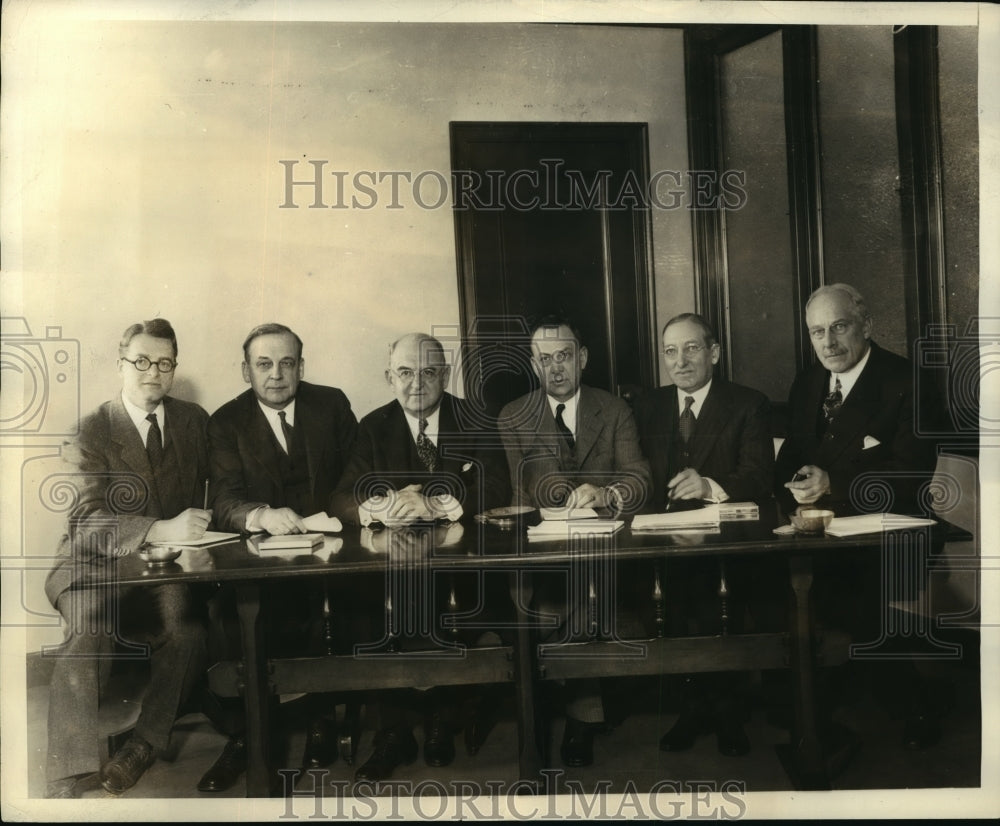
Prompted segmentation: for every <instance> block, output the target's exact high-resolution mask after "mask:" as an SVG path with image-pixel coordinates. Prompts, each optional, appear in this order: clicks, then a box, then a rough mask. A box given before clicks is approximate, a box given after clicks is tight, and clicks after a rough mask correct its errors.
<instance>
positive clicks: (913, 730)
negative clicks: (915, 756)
mask: <svg viewBox="0 0 1000 826" xmlns="http://www.w3.org/2000/svg"><path fill="white" fill-rule="evenodd" d="M940 739H941V722H940V721H939V720H938V718H937V717H936V716H934V715H930V714H918V715H915V716H913V717H907V718H906V722H905V723H904V724H903V747H904V748H907V749H909V750H910V751H920V750H921V749H929V748H930V747H931V746H934V745H937V743H938V741H939V740H940Z"/></svg>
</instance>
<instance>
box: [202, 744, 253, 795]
mask: <svg viewBox="0 0 1000 826" xmlns="http://www.w3.org/2000/svg"><path fill="white" fill-rule="evenodd" d="M246 770H247V745H246V741H245V740H244V739H243V738H242V737H233V738H232V739H230V741H229V742H228V743H226V747H225V748H224V749H223V750H222V754H220V755H219V759H218V760H216V761H215V763H214V764H213V765H212V768H210V769H209V770H208V771H207V772H205V774H203V775H202V778H201V780H199V781H198V791H199V792H224V791H226V790H227V789H231V788H232V787H233V786H234V785H235V784H236V781H237V780H239V779H240V775H241V774H243V772H245V771H246Z"/></svg>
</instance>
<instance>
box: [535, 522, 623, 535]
mask: <svg viewBox="0 0 1000 826" xmlns="http://www.w3.org/2000/svg"><path fill="white" fill-rule="evenodd" d="M624 526H625V523H624V522H623V521H621V520H615V519H587V520H580V519H547V520H543V521H542V522H540V523H539V524H537V525H531V526H529V527H528V539H571V538H573V537H580V536H590V535H592V534H611V533H614V532H615V531H618V530H621V529H622V528H623V527H624Z"/></svg>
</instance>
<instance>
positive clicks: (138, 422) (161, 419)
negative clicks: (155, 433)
mask: <svg viewBox="0 0 1000 826" xmlns="http://www.w3.org/2000/svg"><path fill="white" fill-rule="evenodd" d="M122 403H123V404H124V405H125V412H126V413H128V417H129V418H130V419H131V420H132V424H134V425H135V427H136V430H138V431H139V434H140V435H143V436H145V433H146V429H147V428H148V427H149V421H147V419H146V417H147V416H148V415H149V413H147V412H146V411H145V410H143V409H142V408H141V407H136V406H135V405H134V404H132V402H130V401H129V400H128V399H127V398H125V391H124V390H123V391H122ZM150 412H152V413H155V414H156V423H157V424H158V425H159V426H160V433H163V432H164V431H163V428H164V426H165V425H166V423H167V418H166V414H165V413H164V411H163V400H162V399H161V400H160V403H159V404H158V405H156V410H152V411H150Z"/></svg>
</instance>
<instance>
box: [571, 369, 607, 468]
mask: <svg viewBox="0 0 1000 826" xmlns="http://www.w3.org/2000/svg"><path fill="white" fill-rule="evenodd" d="M602 430H604V410H603V408H602V407H601V405H600V402H598V401H597V399H596V398H595V397H594V395H593V394H592V393H591V392H590V388H589V387H581V388H580V402H579V405H578V407H577V410H576V461H577V464H579V465H580V466H581V467H582V466H583V463H584V462H586V461H587V456H589V455H590V451H591V450H593V448H594V445H595V444H597V439H598V437H599V436H600V435H601V431H602Z"/></svg>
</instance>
